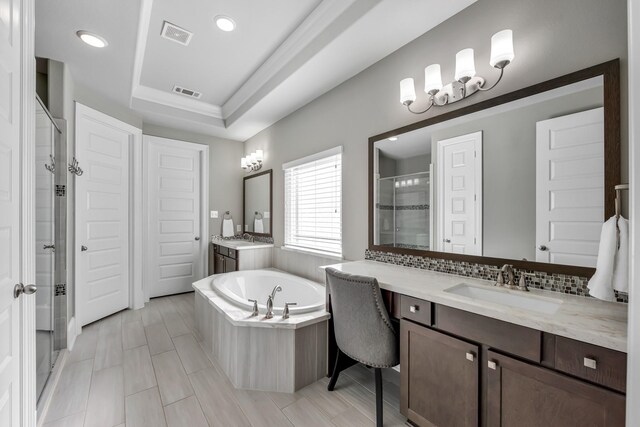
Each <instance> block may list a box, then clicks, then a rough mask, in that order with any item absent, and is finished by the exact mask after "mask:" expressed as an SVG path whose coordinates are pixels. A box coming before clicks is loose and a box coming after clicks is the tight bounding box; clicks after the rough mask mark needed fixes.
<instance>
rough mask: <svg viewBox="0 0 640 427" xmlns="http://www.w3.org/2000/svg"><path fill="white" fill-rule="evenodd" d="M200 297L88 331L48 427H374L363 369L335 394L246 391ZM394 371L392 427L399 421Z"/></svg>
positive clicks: (170, 301) (388, 397)
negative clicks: (211, 348)
mask: <svg viewBox="0 0 640 427" xmlns="http://www.w3.org/2000/svg"><path fill="white" fill-rule="evenodd" d="M193 304H194V296H193V293H189V294H182V295H174V296H170V297H164V298H157V299H153V300H151V302H150V303H149V304H147V305H146V306H145V307H144V308H143V309H140V310H135V311H132V310H125V311H122V312H120V313H117V314H114V315H113V316H110V317H108V318H106V319H103V320H100V321H98V322H95V323H93V324H91V325H88V326H86V327H85V328H83V333H82V335H80V336H79V337H78V339H77V341H76V344H75V348H74V349H73V351H72V352H71V354H70V355H69V360H68V361H67V364H66V366H65V367H64V369H63V371H62V374H61V377H60V381H59V383H58V386H57V388H56V390H55V391H54V395H53V398H52V401H51V405H50V407H49V411H48V413H47V415H46V419H45V424H44V427H83V426H85V427H94V426H96V427H121V426H125V425H126V427H142V426H148V427H165V426H166V427H178V426H185V427H207V426H210V427H214V426H223V427H231V426H253V427H262V426H274V427H279V426H285V427H292V426H304V427H313V426H333V427H336V426H338V427H341V426H349V427H357V426H373V425H374V424H375V423H374V420H375V400H374V394H373V390H374V385H373V373H372V372H369V371H368V370H367V369H366V368H365V367H363V366H361V365H356V366H354V367H352V368H350V369H348V370H346V371H345V372H343V374H342V375H341V376H340V379H339V380H338V383H337V386H336V389H335V391H334V392H328V391H327V389H326V386H327V383H328V380H327V379H326V378H324V379H322V380H320V381H318V382H316V383H314V384H312V385H310V386H308V387H306V388H304V389H302V390H299V391H298V392H296V393H292V394H289V393H274V392H257V391H247V390H236V389H235V388H234V387H233V386H232V385H231V383H230V382H229V380H228V379H227V378H226V376H225V375H224V374H223V373H222V370H221V369H219V368H218V367H217V366H216V362H215V360H212V359H211V358H210V357H208V356H207V355H206V354H205V352H204V351H203V349H202V347H201V346H200V340H199V339H198V337H197V333H196V331H195V328H194V317H193V316H194V314H193V313H194V308H193ZM398 379H399V377H398V374H397V372H395V371H391V370H387V372H385V384H384V390H385V413H384V415H385V416H384V418H385V426H402V425H405V420H404V418H403V417H402V416H401V415H400V414H399V412H398V408H399V387H398Z"/></svg>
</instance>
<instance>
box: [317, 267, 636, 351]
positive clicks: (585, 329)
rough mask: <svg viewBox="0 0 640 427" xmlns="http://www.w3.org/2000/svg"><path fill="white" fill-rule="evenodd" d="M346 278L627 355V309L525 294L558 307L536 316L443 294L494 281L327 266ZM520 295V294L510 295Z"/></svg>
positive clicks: (402, 270)
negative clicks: (355, 276)
mask: <svg viewBox="0 0 640 427" xmlns="http://www.w3.org/2000/svg"><path fill="white" fill-rule="evenodd" d="M326 267H332V268H336V269H338V270H340V271H343V272H345V273H349V274H358V275H363V276H373V277H376V278H377V279H378V282H379V283H380V288H382V289H386V290H389V291H392V292H396V293H399V294H403V295H408V296H412V297H415V298H420V299H425V300H427V301H431V302H434V303H436V304H442V305H445V306H448V307H453V308H458V309H460V310H464V311H469V312H472V313H476V314H480V315H482V316H486V317H491V318H494V319H498V320H503V321H505V322H509V323H514V324H516V325H521V326H526V327H529V328H532V329H537V330H540V331H543V332H549V333H551V334H555V335H559V336H562V337H567V338H572V339H575V340H578V341H583V342H586V343H589V344H594V345H598V346H601V347H605V348H609V349H612V350H617V351H622V352H626V351H627V305H626V304H622V303H616V302H607V301H600V300H597V299H595V298H585V297H581V296H576V295H568V294H563V293H559V292H549V291H543V290H539V289H530V292H529V293H527V294H526V295H531V296H533V297H541V298H546V299H552V300H555V301H559V302H561V305H560V308H559V309H558V311H557V312H556V313H555V314H551V315H548V314H544V315H543V314H540V313H536V312H533V311H528V310H524V309H515V308H511V307H509V306H506V305H502V304H498V303H489V302H485V301H476V300H473V299H470V298H466V297H463V296H459V295H455V294H452V293H449V292H444V291H445V290H446V289H448V288H451V287H453V286H455V285H458V284H460V283H467V284H470V285H477V286H490V287H493V281H489V280H481V279H474V278H471V277H466V276H458V275H454V274H446V273H439V272H435V271H430V270H423V269H418V268H413V267H404V266H398V265H392V264H386V263H383V262H378V261H368V260H365V261H353V262H345V263H341V264H333V265H327V266H325V268H326ZM510 292H515V293H518V294H519V295H522V293H521V292H522V291H510Z"/></svg>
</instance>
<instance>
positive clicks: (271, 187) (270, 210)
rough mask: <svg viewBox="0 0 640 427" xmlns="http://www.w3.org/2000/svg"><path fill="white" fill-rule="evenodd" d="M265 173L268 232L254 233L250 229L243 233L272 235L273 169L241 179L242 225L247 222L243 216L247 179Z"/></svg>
mask: <svg viewBox="0 0 640 427" xmlns="http://www.w3.org/2000/svg"><path fill="white" fill-rule="evenodd" d="M267 174H269V232H268V233H254V232H250V231H243V233H247V234H251V235H252V236H262V237H273V169H269V170H266V171H262V172H260V173H257V174H255V175H249V176H245V177H244V179H243V180H242V226H243V227H244V225H245V224H246V223H247V218H245V216H244V214H245V208H246V201H245V197H247V190H246V186H247V180H248V179H252V178H257V177H259V176H262V175H267Z"/></svg>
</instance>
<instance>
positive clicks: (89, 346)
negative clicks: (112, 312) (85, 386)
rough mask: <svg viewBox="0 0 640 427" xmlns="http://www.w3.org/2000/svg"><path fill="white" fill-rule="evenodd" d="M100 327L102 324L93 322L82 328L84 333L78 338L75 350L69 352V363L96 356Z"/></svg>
mask: <svg viewBox="0 0 640 427" xmlns="http://www.w3.org/2000/svg"><path fill="white" fill-rule="evenodd" d="M99 329H100V326H99V325H97V324H92V325H89V326H85V327H84V328H82V333H81V334H80V335H78V337H77V338H76V342H75V344H74V345H73V350H72V351H71V353H69V360H68V361H67V363H73V362H79V361H81V360H87V359H93V358H94V357H96V347H97V346H98V331H99Z"/></svg>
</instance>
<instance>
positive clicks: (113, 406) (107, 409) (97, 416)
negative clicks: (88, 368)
mask: <svg viewBox="0 0 640 427" xmlns="http://www.w3.org/2000/svg"><path fill="white" fill-rule="evenodd" d="M123 422H124V378H123V372H122V366H115V367H112V368H105V369H102V370H100V371H97V372H94V374H93V378H92V379H91V391H90V392H89V402H88V405H87V414H86V416H85V421H84V426H85V427H113V426H115V425H118V424H121V423H123Z"/></svg>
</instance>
